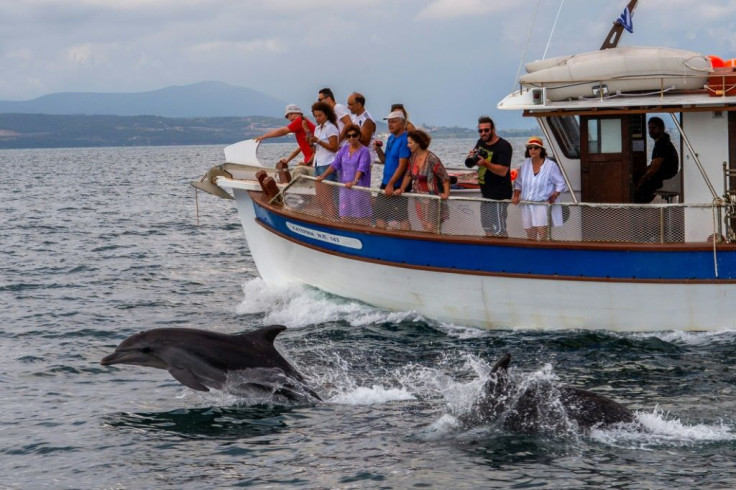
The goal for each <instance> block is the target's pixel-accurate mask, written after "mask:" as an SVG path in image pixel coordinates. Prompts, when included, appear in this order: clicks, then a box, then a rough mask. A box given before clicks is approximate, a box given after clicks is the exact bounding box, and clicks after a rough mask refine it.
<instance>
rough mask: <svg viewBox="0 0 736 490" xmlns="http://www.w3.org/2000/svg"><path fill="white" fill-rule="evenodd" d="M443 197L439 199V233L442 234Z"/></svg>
mask: <svg viewBox="0 0 736 490" xmlns="http://www.w3.org/2000/svg"><path fill="white" fill-rule="evenodd" d="M440 228H442V198H440V199H437V234H438V235H441V234H442V230H440Z"/></svg>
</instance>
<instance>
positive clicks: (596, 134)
mask: <svg viewBox="0 0 736 490" xmlns="http://www.w3.org/2000/svg"><path fill="white" fill-rule="evenodd" d="M621 151H622V149H621V120H620V119H589V120H588V153H621Z"/></svg>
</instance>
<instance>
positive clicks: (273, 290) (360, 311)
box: [235, 278, 418, 328]
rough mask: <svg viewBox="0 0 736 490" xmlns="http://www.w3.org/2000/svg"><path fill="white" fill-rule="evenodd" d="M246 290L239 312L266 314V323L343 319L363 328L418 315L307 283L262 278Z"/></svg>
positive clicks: (302, 323) (292, 324)
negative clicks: (271, 281)
mask: <svg viewBox="0 0 736 490" xmlns="http://www.w3.org/2000/svg"><path fill="white" fill-rule="evenodd" d="M243 293H244V295H245V297H244V299H243V301H242V302H241V303H240V304H239V305H238V307H237V308H236V310H235V311H236V313H237V314H239V315H247V314H264V315H265V317H264V319H263V321H264V323H278V324H283V325H286V326H288V327H291V328H299V327H305V326H307V325H313V324H316V323H325V322H335V321H340V320H342V321H346V322H348V323H350V325H352V326H356V327H359V326H364V325H370V324H374V323H381V322H389V323H399V322H403V321H406V320H411V319H416V318H417V317H418V315H417V314H416V313H413V312H388V311H383V310H379V309H376V308H373V307H371V306H368V305H366V304H364V303H361V302H359V301H352V300H348V299H344V298H340V297H337V296H332V295H329V294H327V293H324V292H322V291H319V290H317V289H314V288H310V287H306V286H301V285H286V286H271V285H268V284H266V283H265V282H264V281H263V280H262V279H261V278H255V279H251V280H249V281H246V282H245V283H244V284H243Z"/></svg>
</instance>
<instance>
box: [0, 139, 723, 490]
mask: <svg viewBox="0 0 736 490" xmlns="http://www.w3.org/2000/svg"><path fill="white" fill-rule="evenodd" d="M515 143H516V148H517V152H516V153H517V155H518V154H519V151H518V149H519V148H520V147H521V145H523V141H521V142H515ZM472 144H473V142H472V141H468V140H447V141H436V142H433V146H434V147H435V149H436V150H437V152H438V153H439V154H440V156H441V157H442V158H443V159H445V160H446V161H448V160H450V161H454V162H458V161H462V156H463V154H464V152H466V151H467V149H468V148H469V147H470V146H472ZM292 146H293V145H292V144H275V145H264V146H263V147H262V154H263V155H265V157H266V158H267V159H268V158H274V157H277V156H282V155H284V154H287V153H288V152H289V151H290V150H291V148H292ZM220 163H222V149H221V148H219V147H214V146H193V147H150V148H149V147H138V148H101V149H61V150H59V149H54V150H4V151H0V168H2V169H3V174H4V178H3V185H2V186H0V236H2V247H0V349H2V353H3V357H4V363H3V369H2V370H0V387H1V388H2V393H3V396H2V398H0V430H1V431H2V438H0V470H2V471H0V488H11V489H16V488H17V489H25V488H54V489H57V488H154V487H172V488H192V489H195V488H196V489H199V488H232V487H256V488H259V487H270V488H409V487H419V488H611V487H615V488H661V489H665V488H666V489H672V488H696V487H699V488H733V487H734V486H736V415H734V413H736V411H735V410H734V407H736V393H735V390H734V386H736V384H735V383H736V374H735V371H734V369H733V365H734V361H735V360H736V349H735V347H736V332H733V331H725V330H724V331H722V332H715V333H699V332H687V333H682V332H661V333H656V334H640V333H612V332H599V331H549V332H546V331H524V330H505V331H492V332H484V331H478V330H474V329H469V328H465V327H463V326H460V325H447V324H438V323H436V322H433V321H430V320H427V319H425V318H423V317H421V316H419V315H417V314H415V313H413V312H386V311H382V310H378V309H375V308H372V307H369V306H367V305H365V304H362V303H360V302H356V301H349V300H345V299H342V298H339V297H335V296H331V295H328V294H325V293H323V292H321V291H318V290H315V289H311V288H298V287H289V288H274V287H271V286H267V285H266V284H264V283H263V281H262V280H261V279H260V278H259V277H258V273H257V270H256V268H255V265H254V264H253V261H252V260H251V257H250V254H249V251H248V248H247V245H246V243H245V240H244V236H243V231H242V228H241V224H240V222H239V220H238V217H237V213H236V211H235V209H234V206H233V205H232V202H230V201H222V200H218V199H215V198H212V197H211V196H206V195H202V194H200V195H199V198H198V200H197V201H198V202H197V201H195V193H194V190H193V188H191V187H190V186H189V182H190V181H192V180H196V179H198V178H199V177H200V176H201V175H202V174H203V173H204V172H205V170H206V169H208V168H209V167H210V166H212V165H217V164H220ZM387 280H390V279H388V278H387ZM519 300H520V301H533V298H520V299H519ZM273 323H281V324H284V325H287V327H289V329H288V330H287V331H286V332H284V333H283V334H282V335H280V336H279V338H278V339H277V342H276V345H277V348H278V349H279V350H280V351H281V352H282V353H283V354H284V355H285V357H287V358H288V359H289V360H290V361H291V362H293V363H294V364H295V365H296V366H298V368H299V369H300V370H301V371H302V372H303V373H304V374H305V375H307V376H308V378H309V379H310V383H311V385H312V386H313V387H314V388H315V390H316V391H317V392H319V394H320V395H321V396H322V398H323V399H324V400H325V401H324V403H320V404H315V405H307V406H303V405H296V406H280V405H276V404H269V403H255V404H254V403H251V402H249V401H248V400H244V399H242V398H238V397H235V396H233V395H230V394H227V393H223V392H210V393H199V392H194V391H192V390H190V389H188V388H185V387H183V386H182V385H180V384H179V383H177V382H176V381H175V380H174V379H173V378H171V376H170V375H169V374H168V373H166V372H165V371H161V370H154V369H144V368H139V367H134V366H119V367H103V366H101V365H100V364H99V361H100V359H101V358H102V357H104V356H105V355H107V354H109V353H110V352H111V351H112V350H113V349H114V348H115V346H116V345H117V344H118V343H119V342H120V341H122V340H123V339H124V338H125V337H127V336H129V335H131V334H133V333H135V332H138V331H141V330H145V329H150V328H155V327H165V326H176V327H192V328H204V329H211V330H215V331H220V332H227V333H235V332H246V331H250V330H253V329H255V328H257V327H259V326H262V325H268V324H273ZM504 352H510V353H511V355H512V358H513V361H512V373H513V374H514V375H515V376H519V377H521V378H525V379H529V378H532V377H539V378H545V379H554V380H556V381H559V382H563V383H567V384H572V385H575V386H578V387H581V388H586V389H590V390H593V391H595V392H597V393H601V394H605V395H607V396H610V397H611V398H614V399H615V400H617V401H619V402H621V403H622V404H624V405H626V406H627V407H629V408H630V409H632V410H634V411H635V412H636V414H637V418H638V420H639V422H640V423H641V426H642V427H643V430H642V429H639V430H637V429H633V428H617V429H611V430H593V431H591V432H590V433H584V434H580V433H567V432H564V433H558V432H550V433H543V434H538V435H520V434H513V433H508V432H504V431H503V430H502V429H500V428H498V427H467V426H463V425H462V424H461V423H460V422H459V418H458V415H459V414H462V413H463V412H464V411H467V410H468V409H469V407H470V405H471V403H472V400H473V398H474V396H475V395H477V393H478V390H479V388H480V386H481V385H482V383H483V381H484V379H485V378H486V377H487V375H488V370H489V366H490V365H492V364H493V362H494V361H495V360H496V358H498V356H500V355H501V354H502V353H504Z"/></svg>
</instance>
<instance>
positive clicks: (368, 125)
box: [360, 119, 376, 146]
mask: <svg viewBox="0 0 736 490" xmlns="http://www.w3.org/2000/svg"><path fill="white" fill-rule="evenodd" d="M375 132H376V123H374V122H373V121H371V120H370V119H366V120H365V122H363V126H361V128H360V142H361V143H362V144H363V146H368V145H370V144H371V140H372V139H373V134H374V133H375Z"/></svg>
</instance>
